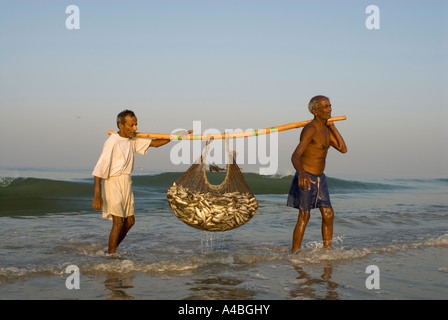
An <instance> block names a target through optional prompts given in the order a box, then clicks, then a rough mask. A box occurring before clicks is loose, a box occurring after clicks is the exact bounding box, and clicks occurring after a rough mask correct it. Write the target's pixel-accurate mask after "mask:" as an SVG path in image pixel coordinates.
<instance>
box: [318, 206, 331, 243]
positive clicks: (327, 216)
mask: <svg viewBox="0 0 448 320" xmlns="http://www.w3.org/2000/svg"><path fill="white" fill-rule="evenodd" d="M320 212H321V214H322V240H323V245H324V248H331V240H332V239H333V220H334V211H333V208H320Z"/></svg>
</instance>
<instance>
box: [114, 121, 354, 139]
mask: <svg viewBox="0 0 448 320" xmlns="http://www.w3.org/2000/svg"><path fill="white" fill-rule="evenodd" d="M345 119H347V118H346V117H345V116H342V117H333V118H330V119H328V121H329V122H333V121H341V120H345ZM311 121H312V120H306V121H301V122H294V123H289V124H284V125H280V126H276V127H270V128H265V129H257V130H250V131H244V132H232V133H228V134H226V133H217V134H216V133H215V134H189V135H178V134H163V133H145V132H137V133H136V134H135V136H136V137H138V138H151V139H169V140H209V139H210V140H211V139H225V138H226V135H228V137H229V138H230V139H235V138H245V137H253V136H260V135H263V134H270V133H273V132H280V131H286V130H291V129H295V128H300V127H304V126H306V125H307V124H308V123H310V122H311ZM116 132H117V131H113V130H109V131H108V132H107V133H108V134H113V133H116Z"/></svg>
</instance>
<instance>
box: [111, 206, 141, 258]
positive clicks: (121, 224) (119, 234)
mask: <svg viewBox="0 0 448 320" xmlns="http://www.w3.org/2000/svg"><path fill="white" fill-rule="evenodd" d="M112 219H113V224H112V230H111V231H110V236H109V251H108V252H109V253H115V251H116V250H117V247H118V245H119V244H120V243H121V241H123V239H124V238H125V237H126V235H127V234H128V232H129V230H130V229H131V228H132V226H133V225H134V223H135V218H134V216H133V215H132V216H129V217H128V218H124V219H123V218H122V217H117V216H114V215H112Z"/></svg>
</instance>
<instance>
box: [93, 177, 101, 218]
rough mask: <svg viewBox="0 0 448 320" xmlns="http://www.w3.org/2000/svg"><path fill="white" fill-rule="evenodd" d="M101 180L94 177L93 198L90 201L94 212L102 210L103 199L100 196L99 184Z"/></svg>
mask: <svg viewBox="0 0 448 320" xmlns="http://www.w3.org/2000/svg"><path fill="white" fill-rule="evenodd" d="M102 180H103V179H101V178H100V177H97V176H95V178H94V182H95V195H94V197H93V201H92V207H93V209H95V210H101V209H102V208H103V198H102V196H101V182H102Z"/></svg>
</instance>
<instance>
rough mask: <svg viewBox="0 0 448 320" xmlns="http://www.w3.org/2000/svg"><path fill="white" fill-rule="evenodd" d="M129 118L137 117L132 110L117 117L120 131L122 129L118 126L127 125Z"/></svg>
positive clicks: (125, 111) (122, 112) (124, 111)
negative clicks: (127, 118)
mask: <svg viewBox="0 0 448 320" xmlns="http://www.w3.org/2000/svg"><path fill="white" fill-rule="evenodd" d="M127 116H131V117H135V113H134V112H133V111H131V110H128V109H126V110H123V111H121V112H120V113H119V114H118V116H117V127H118V129H120V127H119V126H118V125H119V124H120V123H121V124H125V123H126V117H127Z"/></svg>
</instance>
